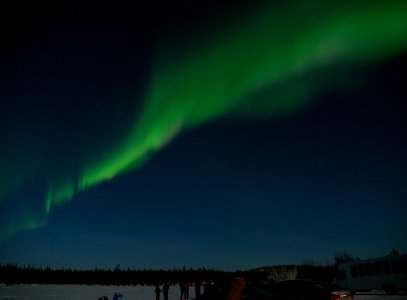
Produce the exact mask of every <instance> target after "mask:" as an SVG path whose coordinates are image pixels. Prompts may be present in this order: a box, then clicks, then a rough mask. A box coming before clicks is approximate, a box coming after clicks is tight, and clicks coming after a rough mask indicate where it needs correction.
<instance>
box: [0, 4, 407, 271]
mask: <svg viewBox="0 0 407 300" xmlns="http://www.w3.org/2000/svg"><path fill="white" fill-rule="evenodd" d="M184 4H185V3H182V4H180V7H184V8H185V6H184ZM212 4H213V3H212ZM128 5H129V4H128ZM201 5H203V4H201ZM129 7H131V8H133V10H129V11H127V10H126V8H127V6H124V7H120V9H118V8H116V9H117V10H113V11H112V12H110V11H109V8H108V6H107V7H104V8H99V10H96V12H95V10H93V9H91V8H89V7H88V8H86V7H85V8H78V7H75V6H73V7H69V6H68V7H66V6H64V5H61V7H59V6H56V7H54V8H53V11H54V12H56V11H59V12H64V13H61V15H62V17H59V16H58V14H55V15H52V14H48V13H46V12H44V11H41V9H40V8H38V7H36V8H35V10H34V11H35V13H37V15H38V16H39V19H38V20H40V21H38V20H37V18H35V17H34V16H35V14H34V15H30V14H29V13H28V12H24V13H23V14H22V17H21V16H20V18H21V19H20V21H22V23H18V22H16V21H15V22H14V23H12V26H11V28H12V30H10V32H8V31H7V33H8V35H7V36H6V37H7V38H6V41H7V42H8V44H7V45H8V46H7V47H6V48H5V49H4V51H5V53H6V56H3V57H8V58H9V59H8V60H6V59H5V58H2V60H1V65H0V66H1V68H2V69H1V75H2V76H1V78H2V79H4V80H3V83H2V85H1V97H2V98H3V99H6V101H4V102H3V104H2V106H1V107H0V108H1V110H0V113H1V116H2V117H3V122H1V123H0V124H1V126H2V131H1V133H2V136H3V139H4V140H6V141H10V136H12V138H11V140H12V141H13V143H14V144H13V145H16V148H13V149H12V150H13V151H12V150H10V149H9V148H5V149H6V150H3V151H0V154H1V155H2V157H1V162H3V164H4V165H6V166H7V168H9V169H10V170H12V171H10V173H9V174H8V173H7V172H6V173H5V174H6V175H7V174H8V175H10V176H16V177H18V176H17V175H15V174H18V170H19V168H27V169H29V168H30V165H31V164H33V165H35V161H31V160H28V159H26V160H25V159H24V157H22V154H23V153H24V151H25V150H26V149H24V148H23V147H24V146H23V145H27V144H29V145H30V147H32V153H35V151H38V149H44V148H45V149H49V147H51V148H52V149H54V150H55V149H58V151H52V153H58V154H57V155H56V156H57V157H55V158H53V162H54V164H53V165H52V166H53V167H55V168H58V167H61V166H62V167H61V169H63V166H65V165H69V164H70V163H71V161H70V159H69V157H70V154H72V153H81V151H82V150H81V147H85V146H83V145H85V144H86V147H90V149H92V147H94V149H97V147H107V148H109V147H111V145H110V144H111V143H114V142H115V141H117V140H120V139H121V137H122V136H124V135H125V132H126V128H128V126H129V124H130V123H131V118H132V117H134V116H133V114H134V112H137V111H138V109H139V107H140V106H141V100H140V99H141V98H142V97H143V95H144V92H145V85H146V82H147V81H148V80H147V78H148V74H149V58H150V55H151V54H150V48H149V39H150V35H149V34H150V30H152V28H153V29H154V30H158V31H159V30H160V29H161V30H163V31H165V32H173V31H179V30H182V29H180V28H183V26H184V25H185V24H193V25H194V26H196V24H205V20H206V18H207V17H208V16H212V14H214V13H213V12H211V10H210V9H209V7H210V6H209V4H208V5H207V6H205V5H203V6H202V9H201V10H198V9H197V8H196V7H195V6H193V10H194V11H195V15H196V14H197V13H196V11H200V13H199V14H198V15H197V17H196V18H195V19H192V17H190V15H188V14H185V15H184V14H182V13H181V12H180V10H178V9H177V7H170V6H168V7H167V6H165V5H163V6H161V9H159V10H155V9H153V10H151V7H149V8H145V9H146V11H148V12H151V11H153V12H154V14H153V18H149V17H146V16H143V13H142V12H140V11H138V10H137V9H134V7H133V6H131V5H130V6H129ZM48 8H49V7H48ZM65 9H67V10H68V13H66V12H65ZM168 9H170V12H168ZM190 9H192V8H190ZM219 9H220V14H224V11H223V10H224V9H225V6H224V5H221V6H220V8H219ZM166 10H167V11H166ZM90 11H92V12H93V13H92V14H90V16H89V12H90ZM135 11H138V13H139V14H140V15H139V18H134V15H132V14H133V13H135ZM14 13H15V14H16V15H18V14H19V8H15V9H14ZM123 14H124V17H123ZM178 14H179V15H178ZM29 16H30V17H29ZM106 16H108V17H110V18H111V21H117V22H116V23H115V22H107V21H106V22H105V21H104V20H103V18H105V17H106ZM119 16H121V17H119ZM170 16H178V17H179V18H178V19H177V20H178V21H176V22H171V20H173V19H172V18H171V17H170ZM73 17H76V18H77V19H75V21H73ZM48 18H49V19H48ZM135 19H137V21H135ZM76 20H78V21H76ZM93 21H94V22H93ZM24 22H25V23H24ZM111 23H115V24H116V25H114V26H110V25H108V24H111ZM58 24H59V25H58ZM60 24H62V25H60ZM103 24H105V27H103ZM75 25H76V26H77V27H75ZM99 25H100V26H101V27H100V26H99ZM53 26H56V27H57V28H59V29H58V30H56V29H55V31H54V29H53ZM58 26H60V27H58ZM166 26H167V27H166ZM168 26H169V28H168ZM61 28H62V29H61ZM146 28H147V29H146ZM157 28H158V29H157ZM162 28H166V29H165V30H164V29H162ZM132 34H135V35H136V36H137V37H136V38H134V39H131V38H129V35H132ZM27 45H31V46H30V47H28V46H27ZM32 45H34V46H32ZM50 45H51V46H50ZM107 45H111V47H107ZM43 49H47V50H46V51H43ZM7 55H8V56H7ZM41 55H44V56H43V57H42V56H41ZM41 59H43V60H41ZM83 65H86V66H88V67H86V68H83ZM38 68H40V69H41V71H40V72H37V71H38ZM406 69H407V58H406V55H405V54H404V55H403V54H401V55H398V56H395V57H389V58H387V59H386V60H383V61H381V62H380V63H376V64H371V65H367V66H363V68H358V67H357V66H356V67H351V68H349V69H346V70H345V73H341V74H342V75H341V76H344V77H346V81H352V80H350V79H352V77H353V78H355V80H354V81H355V84H354V85H351V87H349V83H348V85H347V86H346V87H342V86H341V85H335V84H332V85H330V86H329V85H328V87H326V88H323V89H321V90H318V91H317V92H315V93H314V94H313V96H312V98H313V99H312V100H313V101H312V102H311V104H310V105H308V106H306V107H304V108H303V109H300V110H298V111H296V112H294V113H290V114H285V115H282V116H279V117H276V118H273V119H269V118H264V117H259V118H257V119H255V118H254V119H253V118H252V119H251V120H246V121H243V120H241V119H240V120H239V119H236V118H222V119H218V120H214V121H211V122H208V123H206V124H203V125H201V126H198V127H196V128H191V129H188V130H186V131H184V132H182V133H181V134H179V135H178V136H176V137H175V138H174V139H173V140H172V141H171V142H170V143H169V144H168V145H166V146H165V147H163V148H162V149H161V150H160V151H158V152H156V153H154V154H153V155H152V156H151V157H150V159H149V160H148V162H147V163H146V164H144V165H143V166H142V167H140V168H139V169H136V170H133V171H129V172H127V173H124V174H120V175H119V176H117V177H115V178H114V179H112V180H111V181H107V182H104V183H101V184H98V185H96V186H94V187H92V188H90V189H88V190H86V191H83V192H81V193H79V194H77V195H76V196H74V197H73V199H72V201H70V202H67V203H64V204H62V205H61V206H59V207H56V208H54V209H53V210H52V213H51V214H50V215H49V216H48V217H47V221H46V224H45V225H44V226H42V227H39V228H36V229H34V230H23V231H19V232H18V233H16V234H14V235H12V236H11V237H9V238H8V239H6V240H5V241H3V242H2V243H1V244H0V263H7V262H13V263H18V264H21V265H23V264H32V265H42V266H46V265H50V266H52V267H77V268H95V267H100V268H104V267H108V268H113V267H114V266H116V264H121V266H122V267H130V268H144V267H147V268H172V267H174V266H175V267H182V266H184V265H185V266H187V267H189V266H191V267H214V268H221V269H228V270H236V269H249V268H254V267H258V266H262V265H273V264H295V263H302V262H303V261H304V260H314V261H316V262H320V263H326V262H332V261H333V257H334V255H335V253H338V252H342V251H348V252H349V253H351V254H353V255H355V256H359V257H361V258H367V257H372V256H381V255H385V254H387V253H389V252H390V251H391V249H392V248H397V249H398V250H399V251H400V252H402V253H405V252H407V239H406V235H405V230H404V229H405V228H406V227H407V223H406V222H407V221H406V218H405V216H404V215H405V211H406V208H407V207H406V196H407V186H406V184H405V179H406V178H407V160H406V155H405V153H407V140H406V134H405V132H406V128H407V126H406V125H407V120H406V113H407V106H406V102H405V99H407V97H406V96H407V95H406V89H405V86H404V84H405V78H406V74H405V70H406ZM84 70H85V71H84ZM134 70H137V71H134ZM34 71H35V72H34ZM31 72H32V73H31ZM112 74H114V75H112ZM332 74H333V75H332ZM344 74H345V75H344ZM329 75H330V76H333V77H332V78H333V79H332V78H331V79H329V80H331V81H332V80H335V79H334V78H335V71H333V72H332V73H329ZM349 77H350V79H349ZM68 86H73V88H69V89H67V87H68ZM95 95H97V96H98V97H97V99H95ZM112 98H114V99H116V100H114V101H112V100H111V99H112ZM117 99H120V100H117ZM134 99H136V100H134ZM43 116H46V117H47V118H49V116H54V117H55V120H54V124H56V126H55V127H47V126H44V124H42V123H41V122H45V121H43V120H44V119H43V118H42V117H43ZM84 116H86V117H84ZM4 120H6V121H4ZM16 120H17V121H16ZM47 120H48V121H49V119H47ZM10 124H12V125H10ZM47 124H48V123H47ZM111 124H115V125H114V126H111ZM36 126H38V128H40V129H41V130H42V129H43V128H45V127H46V128H47V132H43V131H41V130H36V128H37V127H36ZM30 132H33V135H31V134H30ZM6 137H7V138H6ZM20 139H24V141H23V140H20ZM59 139H61V141H62V140H63V141H64V142H63V143H62V142H61V144H59V143H58V141H59ZM67 141H68V142H67ZM93 141H97V143H96V142H93ZM44 145H45V146H44ZM67 145H68V146H67ZM55 147H56V148H55ZM68 154H69V155H68ZM33 157H35V156H30V159H32V158H33ZM6 161H12V162H13V161H15V162H16V165H15V167H10V164H6V163H5V162H6ZM44 173H46V172H44ZM1 175H2V176H5V175H4V174H3V173H2V174H1ZM44 176H45V175H44ZM43 180H44V179H43V178H42V177H41V176H40V177H39V178H37V179H35V180H31V181H30V182H29V184H25V185H23V186H21V187H19V188H17V189H16V190H14V191H13V192H12V196H7V197H6V198H5V200H3V201H2V202H0V205H1V206H0V207H1V208H2V210H3V212H2V213H1V216H2V217H3V219H12V218H13V217H14V215H12V214H11V212H15V211H18V210H21V214H25V213H27V214H29V211H30V210H34V211H35V209H38V207H37V203H38V200H35V199H37V198H39V197H40V196H41V195H42V194H43V187H42V183H43ZM16 199H17V200H16ZM27 199H28V200H27ZM33 199H34V200H33ZM8 212H10V213H8ZM0 225H2V226H6V225H5V223H4V221H3V222H2V223H0Z"/></svg>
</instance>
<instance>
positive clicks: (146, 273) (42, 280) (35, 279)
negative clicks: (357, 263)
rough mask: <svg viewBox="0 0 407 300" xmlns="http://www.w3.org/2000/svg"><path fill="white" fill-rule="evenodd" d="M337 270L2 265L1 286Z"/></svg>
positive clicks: (275, 277)
mask: <svg viewBox="0 0 407 300" xmlns="http://www.w3.org/2000/svg"><path fill="white" fill-rule="evenodd" d="M337 272H338V271H337V269H336V268H335V267H334V266H315V265H314V266H313V265H305V264H304V265H284V266H281V265H280V266H267V267H262V268H257V269H252V270H248V271H235V272H227V271H222V270H216V269H206V268H199V269H192V268H190V269H187V268H185V267H184V268H173V269H167V270H164V269H160V270H152V269H137V270H135V269H125V270H123V269H121V268H120V265H117V266H116V267H115V268H114V269H98V268H96V269H93V270H78V269H71V268H61V269H52V268H50V267H49V266H47V267H45V268H44V267H33V266H23V267H20V266H17V265H15V264H4V265H0V283H4V284H7V285H11V284H85V285H156V284H159V285H162V284H163V283H165V282H167V283H169V284H170V285H175V284H178V283H180V282H182V281H185V280H188V281H190V282H203V281H211V282H217V283H222V282H225V281H226V280H227V279H228V278H232V277H236V276H237V277H244V278H245V279H246V280H247V281H249V282H259V281H263V280H265V279H267V280H272V281H280V280H286V279H294V278H298V279H300V278H301V279H313V280H321V281H326V282H330V281H332V279H333V278H335V277H336V276H337Z"/></svg>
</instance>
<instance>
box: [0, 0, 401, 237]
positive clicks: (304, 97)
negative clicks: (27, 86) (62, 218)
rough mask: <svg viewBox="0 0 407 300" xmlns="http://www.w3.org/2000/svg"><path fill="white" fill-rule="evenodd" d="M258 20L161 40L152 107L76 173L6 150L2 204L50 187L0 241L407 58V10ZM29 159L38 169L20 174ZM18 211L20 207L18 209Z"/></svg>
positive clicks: (364, 5) (267, 15) (280, 10)
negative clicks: (109, 184)
mask: <svg viewBox="0 0 407 300" xmlns="http://www.w3.org/2000/svg"><path fill="white" fill-rule="evenodd" d="M250 12H251V13H250V14H248V15H244V12H239V13H237V14H234V15H231V16H228V17H227V18H225V20H226V21H225V23H224V24H223V27H218V26H217V27H215V26H209V27H205V28H204V29H202V30H201V31H199V32H189V31H187V30H185V32H177V33H175V34H172V35H170V36H167V37H166V38H164V37H163V36H160V35H157V36H154V35H153V38H152V43H153V45H152V49H153V50H152V51H153V52H152V56H151V57H152V58H151V60H152V61H151V64H150V73H149V78H148V80H147V85H146V92H145V95H144V99H145V100H144V101H143V106H142V107H141V108H140V110H139V111H138V112H136V114H135V117H134V120H132V121H131V122H130V124H132V125H130V126H129V128H128V130H127V133H126V134H124V135H123V138H121V139H120V140H119V141H117V140H115V139H112V144H111V146H110V147H108V148H102V149H101V150H99V152H98V153H96V154H95V155H93V156H90V155H84V156H82V155H81V153H76V154H75V157H71V158H69V161H74V162H75V164H69V163H65V164H63V165H60V166H48V165H47V160H46V155H47V154H48V153H49V152H50V150H47V149H45V148H46V147H47V145H48V143H46V142H38V145H37V146H36V147H34V149H31V151H28V150H26V151H27V153H24V151H23V153H21V151H20V152H19V155H11V157H10V156H9V155H8V154H9V153H10V152H11V151H9V150H4V149H3V150H0V155H1V156H2V157H1V163H2V164H4V166H5V167H2V168H1V170H0V178H1V182H0V199H5V198H6V197H7V195H8V194H10V193H13V191H16V190H18V189H20V188H21V187H23V186H24V185H25V184H27V183H28V182H31V181H33V180H35V178H37V177H46V180H45V181H46V182H47V184H46V186H45V187H44V190H45V194H46V195H45V197H43V198H41V199H38V200H37V199H36V197H33V199H32V200H27V201H34V202H36V204H35V205H34V206H35V207H36V209H34V210H31V209H30V208H22V209H14V208H11V209H10V210H9V211H7V210H5V211H2V213H1V214H2V215H5V214H6V217H3V221H2V223H1V228H0V240H5V239H7V238H9V237H11V236H12V235H13V234H15V233H16V232H18V231H21V230H28V229H35V228H37V227H39V226H42V225H44V224H45V223H46V219H47V215H48V214H50V213H51V211H52V208H53V207H56V206H60V205H61V204H62V203H64V202H66V201H70V200H71V199H72V198H73V197H74V196H75V194H76V193H78V192H82V191H86V190H87V189H89V188H91V187H92V186H95V185H97V184H99V183H102V182H104V181H107V180H110V179H112V178H114V177H115V176H117V175H119V174H123V173H125V172H129V171H132V170H135V169H136V168H137V167H138V166H140V165H142V164H144V163H146V161H147V160H148V159H149V158H150V156H151V155H153V154H154V153H155V152H156V151H159V150H160V149H161V148H162V147H165V145H166V144H167V143H168V142H170V141H171V139H172V138H174V137H175V136H176V135H177V134H178V133H180V132H182V131H185V130H189V129H192V128H194V127H196V126H199V125H201V124H204V123H205V122H208V121H211V120H215V119H217V118H221V117H226V118H244V119H246V118H247V119H250V118H256V117H258V116H262V117H264V116H266V117H274V116H278V115H281V114H284V113H288V112H291V111H296V110H298V109H301V107H303V106H304V105H306V104H308V103H309V102H310V100H312V95H313V93H314V92H315V91H318V90H320V89H322V88H324V86H325V85H326V84H329V83H327V82H325V81H324V80H323V74H324V72H335V68H336V67H338V66H339V65H342V66H343V65H345V66H346V65H350V66H351V65H359V64H360V65H364V64H374V63H377V62H380V61H381V60H383V59H386V58H389V57H392V56H394V55H397V54H399V53H402V52H403V51H405V50H406V49H407V2H406V1H356V2H351V1H335V2H329V4H328V3H326V2H325V1H307V2H304V1H296V3H294V2H293V3H291V4H289V5H285V6H284V5H275V4H274V5H272V4H262V5H259V6H258V7H256V8H255V9H252V10H250ZM130 38H131V37H130ZM314 70H316V72H317V73H318V76H316V75H315V74H314V73H312V71H314ZM311 74H312V75H311ZM321 74H322V75H321ZM293 80H295V81H296V82H297V83H299V84H298V85H295V86H294V87H293V89H294V90H292V91H286V90H282V91H281V94H280V95H279V94H277V95H276V94H273V97H271V98H268V97H256V95H257V94H258V93H261V91H263V90H268V89H270V87H271V88H273V87H275V88H276V89H277V90H279V91H280V90H281V89H278V88H279V87H280V86H283V87H285V86H286V85H285V84H286V83H287V82H290V81H293ZM342 80H343V78H342ZM354 80H355V79H354V78H345V79H344V80H343V81H344V83H345V84H346V83H347V82H348V83H349V84H351V83H352V81H354ZM118 101H120V99H119V100H118ZM3 130H4V128H3ZM5 130H6V132H7V131H8V128H7V127H6V128H5ZM10 134H13V132H10ZM37 138H38V140H39V141H41V140H46V139H47V138H49V137H47V136H39V137H37ZM106 138H107V139H109V136H107V137H106ZM12 148H13V145H8V148H7V149H12ZM85 148H86V147H85ZM93 149H94V148H93ZM52 151H54V150H52ZM83 151H85V152H86V149H84V150H83ZM54 154H55V153H54ZM85 154H86V153H85ZM55 155H57V154H55ZM21 156H25V157H24V158H23V160H24V161H27V162H29V163H28V164H24V167H19V168H18V170H16V169H15V168H16V166H21V163H19V162H18V161H19V160H21V159H22V158H21ZM55 170H58V171H55ZM7 201H9V199H8V200H7ZM13 201H16V204H14V205H16V206H18V201H19V200H18V199H14V200H13ZM2 202H3V200H0V204H1V203H2Z"/></svg>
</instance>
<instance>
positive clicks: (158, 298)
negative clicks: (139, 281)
mask: <svg viewBox="0 0 407 300" xmlns="http://www.w3.org/2000/svg"><path fill="white" fill-rule="evenodd" d="M160 293H161V290H160V287H159V286H158V284H157V285H156V286H155V300H160Z"/></svg>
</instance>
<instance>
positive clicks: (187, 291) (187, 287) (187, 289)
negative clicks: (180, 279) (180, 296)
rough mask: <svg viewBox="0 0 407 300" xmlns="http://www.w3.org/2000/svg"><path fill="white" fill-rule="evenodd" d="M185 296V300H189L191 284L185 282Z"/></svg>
mask: <svg viewBox="0 0 407 300" xmlns="http://www.w3.org/2000/svg"><path fill="white" fill-rule="evenodd" d="M184 295H185V298H184V299H189V282H188V281H185V282H184Z"/></svg>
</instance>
